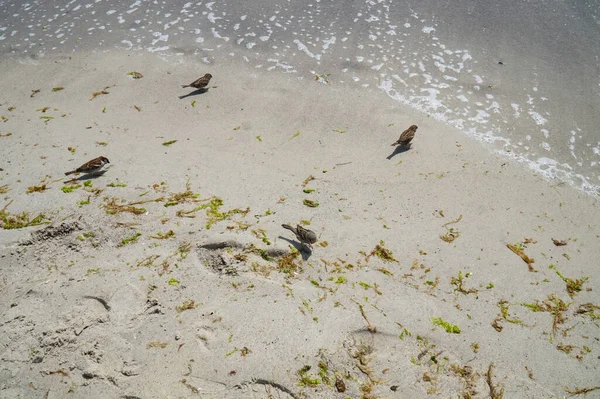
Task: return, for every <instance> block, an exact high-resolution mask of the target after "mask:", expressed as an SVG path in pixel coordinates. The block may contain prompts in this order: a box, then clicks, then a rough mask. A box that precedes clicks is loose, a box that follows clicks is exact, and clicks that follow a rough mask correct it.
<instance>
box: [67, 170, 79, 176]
mask: <svg viewBox="0 0 600 399" xmlns="http://www.w3.org/2000/svg"><path fill="white" fill-rule="evenodd" d="M73 173H77V171H76V170H72V171H70V172H65V176H69V175H72V174H73Z"/></svg>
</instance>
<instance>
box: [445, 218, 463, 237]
mask: <svg viewBox="0 0 600 399" xmlns="http://www.w3.org/2000/svg"><path fill="white" fill-rule="evenodd" d="M461 220H462V215H460V216H459V217H458V218H457V219H456V220H451V221H449V222H448V223H445V224H444V225H442V227H444V228H445V229H446V234H444V235H440V238H441V239H442V240H443V241H445V242H447V243H451V242H453V241H454V240H456V239H457V238H458V237H460V233H459V231H458V230H456V229H454V228H452V227H450V228H448V227H447V226H448V225H451V224H455V223H458V222H460V221H461Z"/></svg>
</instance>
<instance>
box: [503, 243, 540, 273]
mask: <svg viewBox="0 0 600 399" xmlns="http://www.w3.org/2000/svg"><path fill="white" fill-rule="evenodd" d="M506 247H507V248H508V249H510V250H511V251H513V252H514V253H515V254H517V255H519V256H520V257H521V259H523V262H525V263H527V267H528V268H529V271H530V272H535V271H536V270H535V269H534V267H533V263H534V262H535V260H534V259H533V258H530V257H529V256H527V255H526V254H525V252H523V246H521V245H520V244H516V245H512V244H506Z"/></svg>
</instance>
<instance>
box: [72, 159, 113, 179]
mask: <svg viewBox="0 0 600 399" xmlns="http://www.w3.org/2000/svg"><path fill="white" fill-rule="evenodd" d="M108 163H110V161H109V160H108V158H106V157H98V158H94V159H92V160H91V161H89V162H86V163H84V164H83V165H81V166H80V167H78V168H77V169H75V170H71V171H69V172H65V175H66V176H69V175H72V174H74V173H84V174H86V175H87V174H94V173H98V172H100V170H102V168H103V167H104V165H106V164H108Z"/></svg>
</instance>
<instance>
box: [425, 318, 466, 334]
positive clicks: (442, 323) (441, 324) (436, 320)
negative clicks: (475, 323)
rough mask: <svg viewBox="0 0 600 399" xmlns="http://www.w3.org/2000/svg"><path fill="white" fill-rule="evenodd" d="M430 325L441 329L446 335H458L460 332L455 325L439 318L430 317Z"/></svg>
mask: <svg viewBox="0 0 600 399" xmlns="http://www.w3.org/2000/svg"><path fill="white" fill-rule="evenodd" d="M431 324H433V325H434V326H438V327H442V328H443V329H444V330H446V332H447V333H448V334H460V332H461V330H460V327H458V326H457V325H455V324H450V323H448V322H447V321H445V320H443V319H442V318H441V317H432V318H431Z"/></svg>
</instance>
